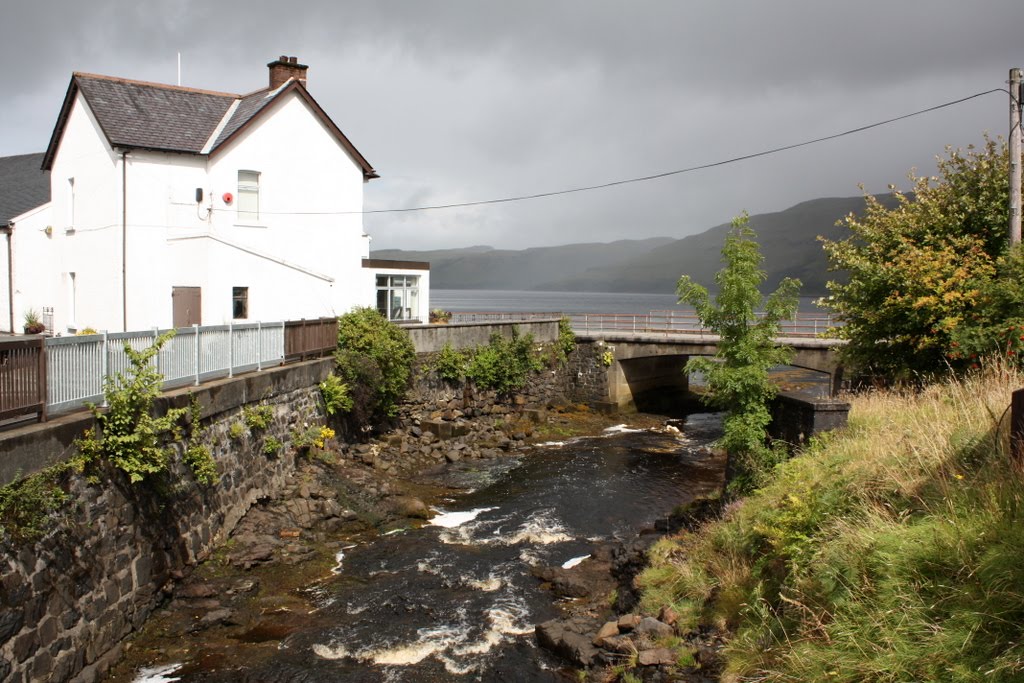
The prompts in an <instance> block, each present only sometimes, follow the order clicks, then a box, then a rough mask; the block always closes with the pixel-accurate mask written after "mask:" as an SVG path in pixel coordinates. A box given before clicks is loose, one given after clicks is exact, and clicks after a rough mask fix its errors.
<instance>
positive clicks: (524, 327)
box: [403, 318, 558, 353]
mask: <svg viewBox="0 0 1024 683" xmlns="http://www.w3.org/2000/svg"><path fill="white" fill-rule="evenodd" d="M513 328H515V329H517V330H518V331H519V333H520V334H523V335H527V334H529V335H533V340H534V341H535V342H537V343H539V344H545V343H548V342H553V341H555V340H556V339H558V318H551V319H546V320H523V321H519V322H480V323H450V324H447V325H406V326H403V329H405V330H406V331H407V332H408V333H409V338H410V339H412V343H413V346H414V347H416V352H417V353H433V352H435V351H440V350H441V349H442V348H444V346H445V344H449V345H451V347H452V348H453V349H468V348H472V347H474V346H480V345H482V344H486V343H487V342H488V341H490V339H491V335H492V334H500V335H503V336H505V337H508V336H510V335H511V334H512V329H513Z"/></svg>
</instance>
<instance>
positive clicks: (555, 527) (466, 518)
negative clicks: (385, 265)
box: [107, 407, 724, 683]
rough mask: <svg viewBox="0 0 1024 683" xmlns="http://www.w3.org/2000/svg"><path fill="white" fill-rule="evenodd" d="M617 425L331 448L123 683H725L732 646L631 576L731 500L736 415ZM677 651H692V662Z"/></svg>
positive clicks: (509, 425) (411, 435) (487, 422)
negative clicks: (683, 510)
mask: <svg viewBox="0 0 1024 683" xmlns="http://www.w3.org/2000/svg"><path fill="white" fill-rule="evenodd" d="M620 419H621V418H620ZM609 420H610V418H608V417H605V416H601V415H597V414H594V413H592V412H590V411H587V410H585V409H582V408H573V407H563V408H562V409H560V410H546V411H535V412H534V413H533V414H528V415H523V414H519V415H517V416H515V418H514V419H513V416H509V415H500V414H496V415H481V416H475V417H474V418H473V419H469V420H462V421H461V422H462V423H464V424H465V425H466V428H465V429H463V430H460V431H459V432H458V433H449V434H443V435H441V436H439V435H438V434H436V433H434V431H432V430H431V429H432V425H431V424H428V423H426V422H424V423H421V424H410V425H409V426H408V427H406V428H404V429H402V430H398V431H395V432H392V433H390V434H388V435H386V436H384V437H382V438H380V439H377V440H375V441H373V442H370V443H364V444H357V445H345V444H334V445H333V447H331V448H327V449H324V450H314V452H312V453H310V454H308V456H307V457H305V458H303V460H302V462H301V465H300V467H299V468H298V471H297V473H296V475H295V477H294V478H293V483H292V484H291V485H290V486H289V487H288V488H287V490H285V491H284V492H283V493H282V495H281V496H279V497H277V498H275V499H272V500H269V499H268V500H262V501H260V502H259V504H258V505H256V506H255V507H253V508H252V509H251V510H250V512H249V513H248V514H247V515H246V516H245V518H244V519H243V520H242V521H241V523H240V524H239V525H238V526H237V527H236V529H235V530H234V532H233V533H232V535H231V537H230V538H229V539H228V540H227V541H226V542H225V543H224V544H223V545H222V546H221V547H220V548H219V549H218V550H217V551H216V552H215V553H214V554H213V555H212V556H211V557H210V558H209V559H208V560H207V561H206V562H204V563H202V564H201V565H199V566H198V567H197V568H195V570H194V571H192V572H190V573H188V574H187V575H186V574H180V575H178V576H176V577H175V578H176V581H173V582H170V583H168V585H167V586H165V587H164V591H165V594H166V596H167V598H166V604H165V605H164V607H163V608H161V609H160V610H158V611H157V612H156V613H155V614H154V616H153V617H152V618H151V619H150V621H149V622H148V623H147V625H146V626H145V627H144V629H143V630H142V632H141V633H139V634H137V635H136V636H135V637H134V638H133V640H132V642H130V643H129V644H128V645H127V646H126V648H125V652H126V654H125V656H124V657H123V659H122V661H121V662H120V663H119V664H118V665H117V666H115V667H114V668H113V669H112V670H111V672H110V674H109V675H108V677H107V680H109V681H115V682H118V683H129V682H131V683H136V682H137V683H142V682H146V683H157V682H164V681H187V682H198V681H204V682H205V681H211V682H212V681H217V682H227V681H238V682H241V681H246V682H249V681H253V682H255V681H261V682H262V681H281V682H284V681H310V682H312V681H341V680H344V681H428V682H429V681H524V682H525V681H558V680H578V676H579V673H578V672H580V671H584V670H586V671H588V672H589V675H590V676H591V680H614V677H615V675H616V673H615V670H614V667H615V666H616V665H621V664H623V663H628V664H629V665H630V666H632V667H635V668H634V672H635V674H636V675H637V676H638V677H640V678H642V679H643V680H685V681H700V680H714V679H713V676H714V672H715V661H716V657H715V650H716V647H717V646H718V644H719V643H718V640H717V638H716V637H715V635H714V634H708V633H679V634H677V633H676V630H675V615H674V614H672V613H671V610H662V611H661V613H659V614H639V613H637V612H636V611H635V605H636V596H635V594H634V591H633V588H632V579H633V577H634V576H635V574H636V573H637V572H638V571H639V570H640V569H641V568H642V566H643V563H644V553H645V551H646V549H647V548H648V547H649V546H650V545H651V544H652V543H653V542H654V541H655V540H656V539H657V538H658V537H659V536H660V534H661V533H664V532H665V531H666V530H668V529H669V528H670V527H671V526H672V525H673V524H684V523H686V520H685V519H681V518H675V517H671V516H670V512H671V511H672V510H673V509H677V508H678V506H681V505H685V504H688V503H691V502H692V501H694V500H698V499H700V498H701V497H703V496H705V495H707V494H709V493H713V492H715V491H716V490H718V489H719V488H720V487H721V485H722V479H723V469H724V468H723V462H722V458H721V456H720V455H718V454H716V453H715V452H713V451H712V450H711V449H710V448H708V446H707V444H708V443H709V442H710V441H711V440H712V439H713V438H714V437H715V436H716V433H717V430H718V428H719V421H718V418H717V416H714V415H708V414H702V413H693V414H690V415H687V416H684V417H681V418H679V419H667V418H665V417H663V416H654V415H633V416H630V417H629V418H628V421H627V423H626V424H624V425H613V424H612V423H611V422H610V421H609ZM442 437H444V438H442ZM667 636H677V637H681V638H683V639H684V640H687V641H688V644H689V645H690V647H691V649H692V650H693V651H694V652H695V653H696V655H695V658H694V661H693V662H692V665H691V666H682V667H681V666H679V665H678V664H679V663H678V662H677V661H676V660H675V656H674V655H673V653H672V652H671V651H670V650H667V649H665V648H664V647H659V643H663V642H664V641H665V638H666V637H667ZM619 671H621V666H620V669H619Z"/></svg>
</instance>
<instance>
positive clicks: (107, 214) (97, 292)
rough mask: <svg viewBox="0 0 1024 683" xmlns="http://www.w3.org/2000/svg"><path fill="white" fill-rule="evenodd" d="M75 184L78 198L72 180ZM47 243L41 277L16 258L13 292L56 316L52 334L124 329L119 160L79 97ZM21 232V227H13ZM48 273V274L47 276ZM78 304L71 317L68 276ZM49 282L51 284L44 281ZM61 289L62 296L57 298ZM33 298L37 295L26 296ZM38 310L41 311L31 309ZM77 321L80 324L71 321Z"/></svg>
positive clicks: (54, 182) (59, 167) (68, 127)
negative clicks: (47, 253)
mask: <svg viewBox="0 0 1024 683" xmlns="http://www.w3.org/2000/svg"><path fill="white" fill-rule="evenodd" d="M70 178H74V191H73V195H72V191H71V188H70V183H69V179H70ZM50 192H51V212H52V213H51V221H52V223H51V224H52V226H53V235H52V237H51V238H50V244H51V246H52V252H53V259H54V260H51V261H49V262H47V263H46V266H45V267H44V268H39V269H38V272H37V273H31V274H30V273H26V272H25V269H24V268H21V267H20V266H19V261H23V260H24V259H23V257H22V255H21V254H16V256H15V258H16V262H15V267H14V269H15V276H16V278H17V280H18V284H17V285H16V289H20V290H22V291H23V292H25V293H26V295H27V296H29V297H30V298H31V299H32V300H36V299H39V298H42V299H53V300H52V301H51V302H48V303H46V304H41V305H48V306H50V305H52V306H53V309H54V332H64V331H66V330H67V329H68V328H69V327H71V328H74V327H76V326H77V328H79V329H80V328H82V327H86V326H91V327H94V328H96V329H107V330H111V331H117V330H120V329H121V327H122V310H121V212H120V207H121V190H120V177H119V164H118V156H117V154H116V153H115V152H114V150H113V149H111V148H110V146H109V145H108V144H107V143H106V139H105V138H104V136H103V134H102V132H100V129H99V125H98V124H97V122H96V119H95V117H94V116H93V115H92V112H91V111H90V110H89V107H88V105H86V104H85V101H84V99H83V98H82V96H81V94H79V95H78V96H77V97H76V98H75V101H74V103H73V105H72V108H71V111H70V113H69V115H68V119H67V121H66V123H65V126H64V134H63V137H62V138H61V141H60V146H59V148H58V150H57V154H56V155H55V157H54V161H53V166H52V168H51V171H50ZM15 230H17V228H15ZM44 273H45V274H44ZM70 273H75V277H74V289H75V290H76V297H75V298H76V305H75V311H74V315H73V314H72V311H71V304H70V300H71V297H72V295H71V276H70ZM40 278H45V280H46V281H41V280H40ZM55 290H57V291H55ZM29 292H32V294H28V293H29ZM32 305H37V304H32ZM72 317H75V318H76V319H75V320H72Z"/></svg>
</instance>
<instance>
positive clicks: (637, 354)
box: [577, 333, 843, 409]
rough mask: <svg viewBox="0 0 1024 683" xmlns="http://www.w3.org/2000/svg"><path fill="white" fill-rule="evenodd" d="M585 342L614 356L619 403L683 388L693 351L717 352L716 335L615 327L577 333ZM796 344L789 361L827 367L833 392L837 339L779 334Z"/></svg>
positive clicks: (612, 397) (611, 383)
mask: <svg viewBox="0 0 1024 683" xmlns="http://www.w3.org/2000/svg"><path fill="white" fill-rule="evenodd" d="M577 339H578V340H579V341H581V342H591V343H595V344H597V345H599V346H602V347H604V348H605V349H606V350H607V351H608V352H610V353H611V358H612V359H613V360H614V361H615V362H613V363H611V365H609V366H608V371H607V386H608V401H609V403H611V404H612V405H614V406H616V407H617V408H619V409H630V408H633V407H635V406H636V399H637V398H638V397H641V396H643V395H644V394H648V393H650V392H655V391H685V390H688V389H689V377H688V376H687V374H686V373H685V372H683V366H685V365H686V362H687V361H688V360H689V358H690V356H713V355H715V353H716V352H717V350H718V337H717V335H710V334H687V335H683V334H672V335H666V334H659V333H654V334H652V333H616V334H603V335H600V336H597V335H577ZM779 342H780V343H785V344H788V345H790V346H792V347H793V348H794V355H793V360H792V362H791V363H790V365H791V366H793V367H797V368H803V369H806V370H813V371H816V372H821V373H825V374H827V375H828V376H829V378H830V388H831V393H832V395H835V393H836V392H837V391H838V389H839V385H840V383H841V381H842V372H843V368H842V365H841V363H840V361H839V358H838V354H837V353H836V347H837V346H838V345H839V342H837V341H836V340H824V339H805V338H789V339H780V340H779Z"/></svg>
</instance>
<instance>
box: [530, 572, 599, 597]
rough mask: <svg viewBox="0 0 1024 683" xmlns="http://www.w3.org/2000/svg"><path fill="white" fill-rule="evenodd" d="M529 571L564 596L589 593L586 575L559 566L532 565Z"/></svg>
mask: <svg viewBox="0 0 1024 683" xmlns="http://www.w3.org/2000/svg"><path fill="white" fill-rule="evenodd" d="M530 573H532V574H533V575H534V576H536V577H537V578H538V579H540V580H541V581H544V582H545V583H550V584H551V590H552V591H554V592H555V593H556V594H558V595H560V596H562V597H565V598H585V597H587V596H588V595H590V593H591V586H590V585H589V582H588V580H587V577H584V576H581V575H579V574H578V573H574V572H573V571H572V570H569V569H562V568H561V567H532V568H531V569H530Z"/></svg>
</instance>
